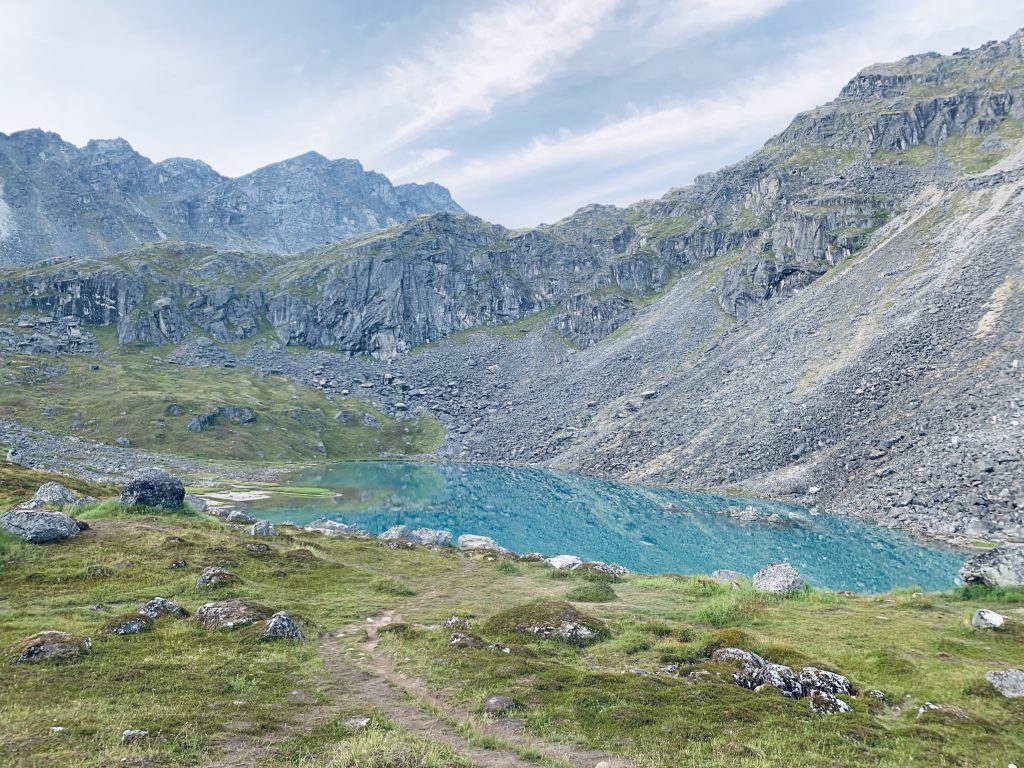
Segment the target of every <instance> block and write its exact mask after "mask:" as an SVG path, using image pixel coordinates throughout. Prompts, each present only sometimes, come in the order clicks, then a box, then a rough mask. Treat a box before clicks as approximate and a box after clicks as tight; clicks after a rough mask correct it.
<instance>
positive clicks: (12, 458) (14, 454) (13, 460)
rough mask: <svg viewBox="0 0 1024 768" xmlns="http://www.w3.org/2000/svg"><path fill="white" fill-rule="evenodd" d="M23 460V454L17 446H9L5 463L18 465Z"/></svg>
mask: <svg viewBox="0 0 1024 768" xmlns="http://www.w3.org/2000/svg"><path fill="white" fill-rule="evenodd" d="M24 461H25V456H24V454H22V452H21V451H19V450H18V449H17V448H11V449H10V450H8V451H7V463H8V464H18V465H20V464H21V463H22V462H24Z"/></svg>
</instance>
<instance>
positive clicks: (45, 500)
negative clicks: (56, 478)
mask: <svg viewBox="0 0 1024 768" xmlns="http://www.w3.org/2000/svg"><path fill="white" fill-rule="evenodd" d="M76 501H78V496H77V495H76V494H75V492H74V491H72V490H71V489H70V488H68V487H66V486H63V485H61V484H60V483H54V482H49V483H43V484H42V485H41V486H39V490H38V491H36V492H35V495H34V496H33V497H32V498H31V500H29V501H28V502H27V503H26V504H24V505H22V506H23V507H27V508H29V509H61V508H62V507H66V506H70V505H72V504H74V503H75V502H76Z"/></svg>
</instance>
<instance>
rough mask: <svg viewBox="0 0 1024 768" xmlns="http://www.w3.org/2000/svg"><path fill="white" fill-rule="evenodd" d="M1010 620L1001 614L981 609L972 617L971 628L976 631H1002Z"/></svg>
mask: <svg viewBox="0 0 1024 768" xmlns="http://www.w3.org/2000/svg"><path fill="white" fill-rule="evenodd" d="M1008 620H1009V619H1007V618H1006V616H1003V614H1001V613H996V612H995V611H990V610H988V609H987V608H979V609H978V610H976V611H975V612H974V615H973V616H971V626H972V627H975V628H976V629H1001V628H1002V627H1004V626H1005V625H1006V622H1007V621H1008Z"/></svg>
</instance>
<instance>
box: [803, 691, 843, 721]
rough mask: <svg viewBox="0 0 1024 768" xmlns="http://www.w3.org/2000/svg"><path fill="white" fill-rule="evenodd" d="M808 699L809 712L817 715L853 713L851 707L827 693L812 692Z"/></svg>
mask: <svg viewBox="0 0 1024 768" xmlns="http://www.w3.org/2000/svg"><path fill="white" fill-rule="evenodd" d="M808 698H809V699H810V705H811V712H814V713H816V714H819V715H836V714H843V713H846V712H852V711H853V707H851V706H850V705H849V704H847V703H846V702H845V701H843V700H842V699H837V698H836V697H835V696H834V695H833V694H832V693H829V692H828V691H823V690H818V689H815V690H812V691H811V692H810V694H808Z"/></svg>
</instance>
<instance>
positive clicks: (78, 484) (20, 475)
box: [0, 459, 114, 509]
mask: <svg viewBox="0 0 1024 768" xmlns="http://www.w3.org/2000/svg"><path fill="white" fill-rule="evenodd" d="M49 482H57V483H61V484H63V485H65V486H67V487H68V488H70V489H71V490H73V491H75V493H77V494H78V495H79V496H95V497H97V498H102V497H104V496H109V495H110V494H112V493H113V492H114V489H113V488H112V487H111V486H108V485H98V484H96V483H89V482H86V481H83V480H79V479H78V478H75V477H69V476H67V475H58V474H56V473H53V472H45V471H39V470H34V469H27V468H25V467H21V466H18V465H16V464H9V463H8V462H6V461H3V460H2V459H0V509H6V508H7V507H11V506H13V505H14V504H15V503H17V502H19V501H27V500H28V499H29V498H31V497H32V494H34V493H35V492H36V490H37V489H38V488H39V486H40V485H42V484H43V483H49Z"/></svg>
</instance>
